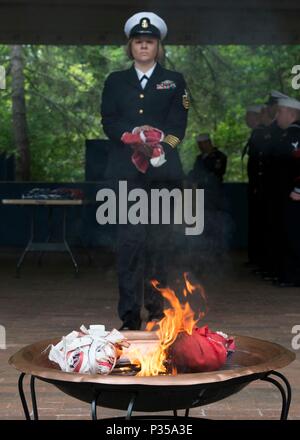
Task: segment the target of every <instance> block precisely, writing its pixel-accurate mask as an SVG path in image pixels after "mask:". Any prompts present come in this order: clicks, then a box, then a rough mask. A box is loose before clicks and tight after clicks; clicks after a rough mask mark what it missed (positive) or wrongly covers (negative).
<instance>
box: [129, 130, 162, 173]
mask: <svg viewBox="0 0 300 440" xmlns="http://www.w3.org/2000/svg"><path fill="white" fill-rule="evenodd" d="M163 138H164V134H163V132H162V131H161V130H158V129H157V128H152V129H151V130H143V131H140V132H139V133H128V132H125V133H123V136H122V138H121V141H122V142H123V143H124V144H126V145H131V146H132V148H133V150H134V151H133V154H132V157H131V160H132V162H133V163H134V165H135V166H136V168H137V169H138V170H139V171H140V172H142V173H144V174H145V173H146V171H147V170H148V168H149V163H151V165H153V166H160V165H162V164H163V163H164V162H165V161H166V160H165V158H164V149H163V147H162V145H160V143H159V142H161V141H162V140H163ZM143 146H145V149H143Z"/></svg>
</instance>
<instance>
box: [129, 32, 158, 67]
mask: <svg viewBox="0 0 300 440" xmlns="http://www.w3.org/2000/svg"><path fill="white" fill-rule="evenodd" d="M157 50H158V39H157V38H155V37H146V36H136V37H134V38H133V39H132V43H131V53H132V56H133V58H134V59H135V60H136V61H138V62H140V63H149V62H150V61H154V60H155V57H156V55H157Z"/></svg>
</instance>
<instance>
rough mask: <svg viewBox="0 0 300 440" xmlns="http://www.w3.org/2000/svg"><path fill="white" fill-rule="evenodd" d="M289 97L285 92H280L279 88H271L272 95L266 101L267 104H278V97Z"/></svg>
mask: <svg viewBox="0 0 300 440" xmlns="http://www.w3.org/2000/svg"><path fill="white" fill-rule="evenodd" d="M281 98H288V96H287V95H285V94H284V93H281V92H278V90H271V92H270V96H269V98H268V100H267V102H266V105H274V104H277V102H278V99H281Z"/></svg>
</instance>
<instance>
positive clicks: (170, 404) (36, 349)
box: [9, 331, 295, 420]
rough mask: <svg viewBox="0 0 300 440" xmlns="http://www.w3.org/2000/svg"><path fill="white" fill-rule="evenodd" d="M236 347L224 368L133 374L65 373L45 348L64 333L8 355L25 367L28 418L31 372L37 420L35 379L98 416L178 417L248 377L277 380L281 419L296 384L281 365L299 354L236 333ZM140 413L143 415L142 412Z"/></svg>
mask: <svg viewBox="0 0 300 440" xmlns="http://www.w3.org/2000/svg"><path fill="white" fill-rule="evenodd" d="M124 334H126V337H127V338H128V339H129V340H131V341H132V343H133V342H135V343H136V342H137V341H138V342H139V343H143V341H144V342H145V341H146V340H147V341H148V342H149V339H151V338H152V340H153V341H155V340H157V337H156V335H155V333H153V332H142V331H128V332H124ZM234 338H235V341H236V346H237V350H236V351H235V352H234V353H233V354H232V355H230V356H229V358H228V360H227V363H226V365H225V366H224V367H223V369H222V370H218V371H212V372H208V373H187V374H178V375H176V376H171V375H161V376H160V375H159V376H150V377H142V376H141V377H138V376H134V375H118V374H110V375H107V376H101V375H86V374H78V373H66V372H63V371H61V370H60V369H59V367H58V366H57V365H56V364H54V363H53V362H51V361H50V360H49V359H48V352H46V351H45V349H46V348H47V347H48V346H49V344H56V343H57V342H58V341H59V340H60V338H57V339H55V340H54V339H52V340H47V341H40V342H37V343H35V344H32V345H29V346H27V347H24V348H23V349H21V350H20V351H19V352H17V353H16V354H15V355H14V356H12V357H11V358H10V360H9V362H10V364H12V365H14V366H15V367H16V368H17V369H18V370H19V371H20V372H21V374H20V377H19V382H18V389H19V395H20V399H21V402H22V407H23V410H24V414H25V418H26V419H27V420H31V415H30V411H29V408H28V404H27V400H26V397H25V393H24V387H23V381H24V377H25V376H26V375H29V376H30V394H31V401H32V414H33V420H38V418H39V415H38V405H37V399H36V391H35V384H36V379H39V380H41V381H43V382H47V383H51V384H53V385H54V386H56V387H57V388H59V389H60V390H61V391H63V392H64V393H65V394H68V395H69V396H72V397H74V398H77V399H79V400H81V401H83V402H86V403H88V404H89V405H90V408H91V417H92V419H93V420H97V406H102V407H106V408H113V409H119V410H125V411H126V416H125V418H126V419H127V420H130V419H131V418H133V419H134V418H135V417H132V412H133V411H142V412H160V411H173V416H169V417H168V418H174V417H177V416H178V413H177V411H178V410H185V417H188V416H189V410H190V409H191V408H196V407H199V406H203V405H207V404H210V403H214V402H217V401H219V400H222V399H225V398H226V397H229V396H230V395H233V394H235V393H237V392H239V391H241V390H242V389H243V388H245V387H246V386H247V385H248V384H249V383H251V382H253V381H256V380H262V381H265V382H269V383H271V384H273V385H274V386H275V387H277V389H278V390H279V391H280V394H281V397H282V407H281V415H280V419H281V420H286V419H287V417H288V413H289V408H290V403H291V395H292V392H291V387H290V384H289V382H288V380H287V378H286V377H285V376H284V375H283V374H282V373H279V372H278V371H276V370H277V369H279V368H282V367H284V366H286V365H288V364H289V363H291V362H292V361H293V360H294V359H295V354H294V353H292V352H291V351H289V350H287V349H285V348H284V347H282V346H280V345H278V344H274V343H271V342H268V341H263V340H260V339H255V338H250V337H246V336H234ZM137 418H138V419H141V418H142V417H141V416H138V417H137Z"/></svg>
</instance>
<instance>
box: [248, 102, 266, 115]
mask: <svg viewBox="0 0 300 440" xmlns="http://www.w3.org/2000/svg"><path fill="white" fill-rule="evenodd" d="M265 107H266V106H265V104H255V105H249V106H248V107H247V112H249V113H250V112H251V113H260V112H261V110H262V109H263V108H265Z"/></svg>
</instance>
